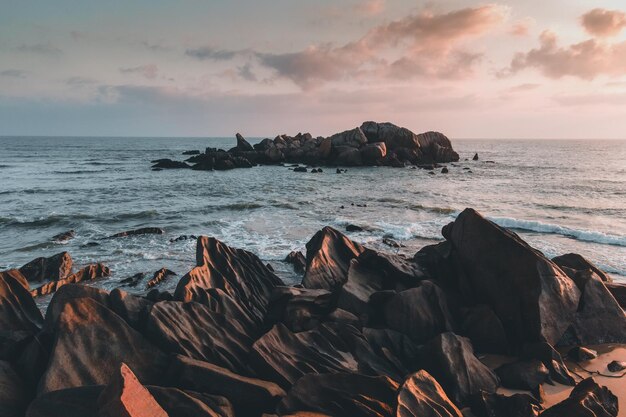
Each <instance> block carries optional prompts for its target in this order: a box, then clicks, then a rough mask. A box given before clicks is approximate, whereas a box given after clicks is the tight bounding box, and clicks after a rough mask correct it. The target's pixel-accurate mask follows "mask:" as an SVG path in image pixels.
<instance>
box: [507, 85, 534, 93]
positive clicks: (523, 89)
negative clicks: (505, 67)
mask: <svg viewBox="0 0 626 417" xmlns="http://www.w3.org/2000/svg"><path fill="white" fill-rule="evenodd" d="M539 87H541V84H534V83H525V84H519V85H514V86H513V87H511V88H509V89H508V90H507V92H509V93H523V92H526V91H532V90H536V89H537V88H539Z"/></svg>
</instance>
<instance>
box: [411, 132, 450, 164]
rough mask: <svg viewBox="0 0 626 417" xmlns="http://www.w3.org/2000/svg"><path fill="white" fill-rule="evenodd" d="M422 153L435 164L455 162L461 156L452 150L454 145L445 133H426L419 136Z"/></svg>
mask: <svg viewBox="0 0 626 417" xmlns="http://www.w3.org/2000/svg"><path fill="white" fill-rule="evenodd" d="M417 141H418V143H419V145H420V148H421V149H422V152H424V153H425V154H427V155H429V156H430V158H432V160H433V161H435V162H455V161H458V160H459V154H458V153H456V152H455V151H454V150H453V149H452V143H451V142H450V139H448V138H447V137H446V136H445V135H444V134H443V133H439V132H426V133H420V134H419V135H417Z"/></svg>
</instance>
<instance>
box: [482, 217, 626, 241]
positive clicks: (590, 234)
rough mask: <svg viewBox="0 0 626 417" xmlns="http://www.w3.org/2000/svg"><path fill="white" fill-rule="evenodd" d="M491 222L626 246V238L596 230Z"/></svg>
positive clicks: (499, 219) (506, 219)
mask: <svg viewBox="0 0 626 417" xmlns="http://www.w3.org/2000/svg"><path fill="white" fill-rule="evenodd" d="M489 220H491V221H492V222H494V223H496V224H497V225H499V226H502V227H506V228H508V229H515V230H523V231H529V232H537V233H545V234H554V235H561V236H565V237H569V238H573V239H576V240H582V241H584V242H592V243H600V244H603V245H613V246H626V236H619V235H611V234H608V233H603V232H599V231H595V230H584V229H573V228H571V227H566V226H559V225H557V224H550V223H542V222H539V221H534V220H521V219H514V218H510V217H489Z"/></svg>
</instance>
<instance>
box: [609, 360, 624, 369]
mask: <svg viewBox="0 0 626 417" xmlns="http://www.w3.org/2000/svg"><path fill="white" fill-rule="evenodd" d="M606 367H607V369H608V370H609V371H611V372H619V371H623V370H624V369H626V362H621V361H613V362H611V363H609V364H608V365H607V366H606Z"/></svg>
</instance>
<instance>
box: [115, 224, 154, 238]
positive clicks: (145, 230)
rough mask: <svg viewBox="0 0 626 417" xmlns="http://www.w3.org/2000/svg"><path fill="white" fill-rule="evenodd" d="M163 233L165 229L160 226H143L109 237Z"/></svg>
mask: <svg viewBox="0 0 626 417" xmlns="http://www.w3.org/2000/svg"><path fill="white" fill-rule="evenodd" d="M163 233H165V231H164V230H163V229H161V228H160V227H142V228H141V229H135V230H127V231H125V232H120V233H116V234H114V235H111V236H109V239H113V238H117V237H128V236H137V235H162V234H163Z"/></svg>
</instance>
